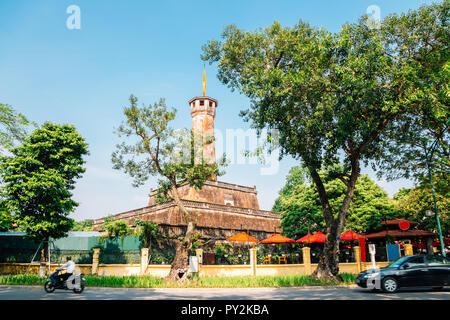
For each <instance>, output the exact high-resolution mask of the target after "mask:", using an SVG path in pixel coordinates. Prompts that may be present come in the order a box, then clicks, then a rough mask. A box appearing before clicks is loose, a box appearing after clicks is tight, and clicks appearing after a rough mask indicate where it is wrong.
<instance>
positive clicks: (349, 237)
mask: <svg viewBox="0 0 450 320" xmlns="http://www.w3.org/2000/svg"><path fill="white" fill-rule="evenodd" d="M361 238H364V239H366V237H364V236H362V235H360V234H357V233H356V232H353V231H351V230H348V231H345V232H344V233H343V234H341V238H340V239H341V241H353V240H360V239H361Z"/></svg>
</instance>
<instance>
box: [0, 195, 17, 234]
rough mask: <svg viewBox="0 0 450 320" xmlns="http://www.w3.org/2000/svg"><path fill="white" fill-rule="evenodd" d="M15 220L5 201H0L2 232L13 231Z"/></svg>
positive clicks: (0, 228)
mask: <svg viewBox="0 0 450 320" xmlns="http://www.w3.org/2000/svg"><path fill="white" fill-rule="evenodd" d="M13 223H14V219H13V217H12V216H11V214H10V213H9V211H8V209H7V208H6V207H5V206H4V201H0V232H7V231H10V230H11V229H12V226H13Z"/></svg>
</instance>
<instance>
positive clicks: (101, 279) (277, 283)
mask: <svg viewBox="0 0 450 320" xmlns="http://www.w3.org/2000/svg"><path fill="white" fill-rule="evenodd" d="M340 276H341V278H342V281H339V282H335V281H331V280H329V279H315V278H312V277H310V276H308V275H288V276H256V277H249V276H246V277H207V276H202V277H199V276H197V275H191V276H189V277H188V280H187V281H185V282H180V283H178V282H173V281H167V280H165V279H164V278H160V277H154V276H92V275H86V276H85V278H86V282H87V286H88V287H115V288H252V287H302V286H330V285H348V284H354V283H355V280H356V275H355V274H349V273H342V274H340ZM46 280H47V278H39V277H38V276H37V275H27V276H24V275H0V285H42V286H43V285H44V283H45V281H46Z"/></svg>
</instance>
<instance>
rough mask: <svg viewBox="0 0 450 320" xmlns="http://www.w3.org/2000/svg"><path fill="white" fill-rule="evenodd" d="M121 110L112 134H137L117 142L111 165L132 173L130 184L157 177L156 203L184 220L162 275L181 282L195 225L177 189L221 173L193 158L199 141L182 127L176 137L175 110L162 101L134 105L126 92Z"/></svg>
mask: <svg viewBox="0 0 450 320" xmlns="http://www.w3.org/2000/svg"><path fill="white" fill-rule="evenodd" d="M124 114H125V116H126V121H125V122H124V123H123V124H122V125H121V126H120V127H119V128H118V129H117V134H118V135H119V137H121V136H125V137H133V138H137V142H135V143H134V144H130V145H127V144H125V143H122V144H120V145H117V150H116V151H115V152H114V153H113V154H112V162H113V164H114V169H118V170H120V169H121V170H124V171H125V172H126V173H128V174H129V175H130V176H131V177H133V178H134V182H133V185H134V186H139V185H142V184H143V183H144V182H145V181H146V180H147V179H148V178H149V177H150V176H158V177H160V178H161V179H159V180H158V184H159V189H158V192H157V201H158V202H166V201H174V202H175V204H176V205H177V207H178V209H179V212H180V214H181V215H182V217H183V219H184V223H186V232H185V234H184V236H183V237H182V239H183V240H181V241H180V240H175V241H176V255H175V258H174V260H173V262H172V265H171V270H170V273H169V275H168V279H173V280H177V281H180V280H185V279H186V276H187V270H188V255H189V251H190V249H191V247H192V238H193V236H194V233H195V223H194V220H193V218H192V216H191V214H190V213H189V212H188V211H187V210H186V208H185V207H184V205H183V202H182V201H181V198H180V194H179V191H178V188H179V187H180V186H181V185H183V184H184V183H188V184H189V185H190V186H191V187H194V188H197V189H200V188H202V186H203V184H204V182H205V181H206V180H207V179H209V178H210V177H212V176H213V175H221V174H222V173H221V172H220V171H219V169H218V168H219V166H218V164H217V163H208V162H207V161H205V160H204V159H203V157H200V158H199V157H198V153H199V152H201V147H202V144H201V143H200V146H199V142H198V141H195V139H194V134H193V133H192V132H191V134H189V131H188V130H184V132H182V133H181V134H178V135H177V134H176V132H174V130H173V129H172V128H170V126H169V124H170V122H171V121H172V120H173V119H174V118H175V114H176V110H174V109H173V110H168V109H167V107H166V104H165V101H164V99H161V100H160V101H159V102H158V103H155V104H153V105H150V106H148V107H147V106H145V105H143V106H142V107H141V108H139V107H138V106H137V98H136V97H134V96H133V95H131V96H130V107H127V108H125V109H124ZM202 143H203V142H202ZM207 143H208V142H207ZM197 146H199V148H197Z"/></svg>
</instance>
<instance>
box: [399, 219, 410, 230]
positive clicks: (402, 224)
mask: <svg viewBox="0 0 450 320" xmlns="http://www.w3.org/2000/svg"><path fill="white" fill-rule="evenodd" d="M398 227H399V228H400V229H402V230H403V231H405V230H408V229H409V222H408V221H402V222H400V223H399V225H398Z"/></svg>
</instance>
